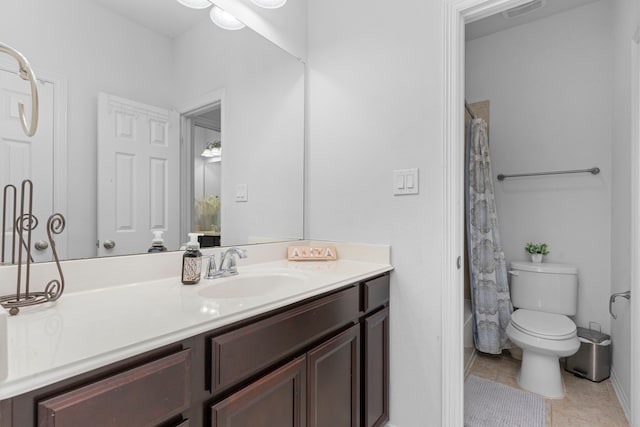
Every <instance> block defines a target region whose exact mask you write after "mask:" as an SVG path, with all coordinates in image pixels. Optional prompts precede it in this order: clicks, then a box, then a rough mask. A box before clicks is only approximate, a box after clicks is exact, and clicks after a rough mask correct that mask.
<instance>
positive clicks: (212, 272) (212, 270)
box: [204, 254, 220, 279]
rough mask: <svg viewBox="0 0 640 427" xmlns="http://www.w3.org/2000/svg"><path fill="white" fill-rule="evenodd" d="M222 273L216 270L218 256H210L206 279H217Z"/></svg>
mask: <svg viewBox="0 0 640 427" xmlns="http://www.w3.org/2000/svg"><path fill="white" fill-rule="evenodd" d="M219 274H220V272H219V271H218V270H217V268H216V256H215V254H213V255H210V256H209V264H208V265H207V275H206V276H205V277H204V278H205V279H213V278H215V277H217V276H218V275H219Z"/></svg>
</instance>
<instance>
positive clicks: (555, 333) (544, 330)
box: [511, 309, 577, 341]
mask: <svg viewBox="0 0 640 427" xmlns="http://www.w3.org/2000/svg"><path fill="white" fill-rule="evenodd" d="M511 324H512V326H513V327H514V328H515V329H517V330H519V331H520V332H522V333H524V334H526V335H530V336H533V337H536V338H541V339H546V340H553V341H561V340H566V339H570V338H573V337H575V336H576V334H577V329H576V325H575V323H573V322H572V321H571V319H569V318H568V317H567V316H564V315H562V314H554V313H544V312H541V311H532V310H526V309H519V310H516V311H514V312H513V313H512V314H511Z"/></svg>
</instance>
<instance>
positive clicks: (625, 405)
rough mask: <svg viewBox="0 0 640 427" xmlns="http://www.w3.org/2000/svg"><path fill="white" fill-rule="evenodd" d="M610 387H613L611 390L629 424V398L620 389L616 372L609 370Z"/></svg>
mask: <svg viewBox="0 0 640 427" xmlns="http://www.w3.org/2000/svg"><path fill="white" fill-rule="evenodd" d="M611 385H613V390H614V391H615V392H616V396H618V401H619V402H620V406H622V410H623V411H624V415H625V416H626V417H627V421H629V424H631V404H630V403H629V396H627V394H626V393H625V392H624V390H623V389H622V386H621V385H620V381H618V376H617V375H616V371H614V370H613V369H611Z"/></svg>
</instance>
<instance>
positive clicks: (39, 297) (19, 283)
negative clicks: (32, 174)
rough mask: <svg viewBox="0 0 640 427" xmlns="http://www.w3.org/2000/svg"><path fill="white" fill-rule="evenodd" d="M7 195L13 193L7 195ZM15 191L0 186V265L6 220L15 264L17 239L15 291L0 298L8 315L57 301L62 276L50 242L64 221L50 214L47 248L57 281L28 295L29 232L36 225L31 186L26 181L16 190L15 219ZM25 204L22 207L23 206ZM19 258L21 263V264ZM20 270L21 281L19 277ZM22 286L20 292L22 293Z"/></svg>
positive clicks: (3, 259) (29, 292)
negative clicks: (48, 247) (0, 208)
mask: <svg viewBox="0 0 640 427" xmlns="http://www.w3.org/2000/svg"><path fill="white" fill-rule="evenodd" d="M10 193H13V195H12V196H11V194H10ZM10 202H11V205H12V206H11V207H12V210H11V211H9V212H7V207H8V205H9V204H10ZM16 202H17V189H16V187H15V186H13V185H11V184H9V185H6V186H5V187H4V192H3V199H2V254H1V259H0V262H1V263H2V264H4V263H5V249H6V245H5V239H6V235H7V228H6V227H7V219H9V220H10V221H11V222H10V224H12V227H11V236H12V237H11V262H10V264H16V237H17V239H18V240H19V241H18V244H17V248H18V259H17V266H18V268H17V279H16V292H15V293H14V294H10V295H5V296H0V305H2V306H3V307H4V308H6V309H7V310H9V314H11V315H16V314H18V312H19V311H20V307H28V306H32V305H37V304H43V303H45V302H52V301H55V300H57V299H58V298H60V296H61V295H62V292H63V291H64V275H63V274H62V268H61V267H60V260H59V259H58V252H57V251H56V243H55V241H54V240H53V235H54V234H60V233H62V231H64V228H65V225H66V222H65V219H64V216H62V214H60V213H54V214H53V215H51V216H50V217H49V219H48V220H47V237H48V239H49V245H50V246H51V251H52V253H53V258H54V260H55V262H56V267H57V268H58V274H59V275H60V278H59V279H53V280H50V281H49V283H47V285H46V286H45V288H44V291H36V292H32V291H31V290H30V276H31V263H32V262H33V257H32V256H31V232H32V231H33V230H34V229H35V228H36V227H37V226H38V218H36V216H35V215H33V183H32V182H31V181H30V180H28V179H26V180H24V181H22V187H21V189H20V216H17V215H16V214H17V204H16ZM25 205H26V206H25ZM23 259H24V260H25V263H24V264H23ZM23 270H24V278H23ZM23 283H24V291H23Z"/></svg>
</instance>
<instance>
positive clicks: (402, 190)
mask: <svg viewBox="0 0 640 427" xmlns="http://www.w3.org/2000/svg"><path fill="white" fill-rule="evenodd" d="M393 194H394V195H395V196H402V195H405V194H418V168H413V169H396V170H394V171H393Z"/></svg>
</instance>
